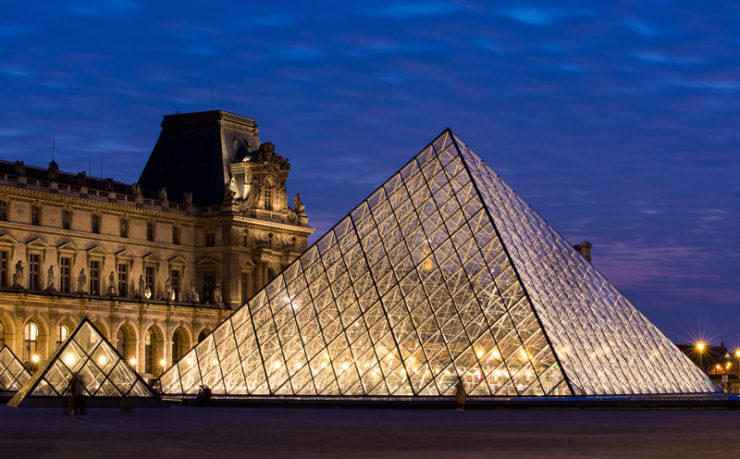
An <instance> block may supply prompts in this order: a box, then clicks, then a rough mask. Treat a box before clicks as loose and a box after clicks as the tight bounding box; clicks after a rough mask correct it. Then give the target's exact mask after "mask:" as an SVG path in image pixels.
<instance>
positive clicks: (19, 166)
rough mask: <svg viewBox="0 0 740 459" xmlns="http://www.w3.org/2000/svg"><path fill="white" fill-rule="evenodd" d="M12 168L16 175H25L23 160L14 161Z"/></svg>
mask: <svg viewBox="0 0 740 459" xmlns="http://www.w3.org/2000/svg"><path fill="white" fill-rule="evenodd" d="M14 170H15V174H16V175H26V164H25V163H24V162H23V161H16V162H15V164H14Z"/></svg>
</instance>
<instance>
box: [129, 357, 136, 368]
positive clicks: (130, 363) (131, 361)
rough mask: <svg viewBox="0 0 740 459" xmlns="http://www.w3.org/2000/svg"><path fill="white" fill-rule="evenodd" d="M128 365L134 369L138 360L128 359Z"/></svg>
mask: <svg viewBox="0 0 740 459" xmlns="http://www.w3.org/2000/svg"><path fill="white" fill-rule="evenodd" d="M128 364H129V365H131V366H132V367H133V366H136V359H135V358H134V357H131V358H130V359H128Z"/></svg>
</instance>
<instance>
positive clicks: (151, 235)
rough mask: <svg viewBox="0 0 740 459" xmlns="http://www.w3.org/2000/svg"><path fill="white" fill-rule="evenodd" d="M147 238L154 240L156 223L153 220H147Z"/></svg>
mask: <svg viewBox="0 0 740 459" xmlns="http://www.w3.org/2000/svg"><path fill="white" fill-rule="evenodd" d="M146 240H147V241H153V240H154V223H152V222H147V224H146Z"/></svg>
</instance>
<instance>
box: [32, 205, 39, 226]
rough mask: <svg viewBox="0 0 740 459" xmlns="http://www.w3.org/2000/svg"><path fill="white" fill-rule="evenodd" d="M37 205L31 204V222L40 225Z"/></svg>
mask: <svg viewBox="0 0 740 459" xmlns="http://www.w3.org/2000/svg"><path fill="white" fill-rule="evenodd" d="M40 220H41V219H40V218H39V206H31V224H32V225H40V224H41V223H40Z"/></svg>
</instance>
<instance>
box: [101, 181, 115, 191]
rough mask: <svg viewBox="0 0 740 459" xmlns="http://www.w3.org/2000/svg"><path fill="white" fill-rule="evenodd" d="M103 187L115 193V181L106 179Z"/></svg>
mask: <svg viewBox="0 0 740 459" xmlns="http://www.w3.org/2000/svg"><path fill="white" fill-rule="evenodd" d="M103 186H104V187H105V191H113V179H112V178H107V179H105V183H104V184H103Z"/></svg>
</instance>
